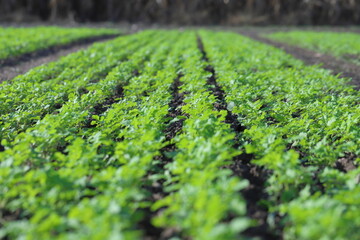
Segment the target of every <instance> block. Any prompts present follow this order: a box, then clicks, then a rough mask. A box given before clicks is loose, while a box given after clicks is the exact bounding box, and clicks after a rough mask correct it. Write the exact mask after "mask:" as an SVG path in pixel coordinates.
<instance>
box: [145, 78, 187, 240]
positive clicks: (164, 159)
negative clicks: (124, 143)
mask: <svg viewBox="0 0 360 240" xmlns="http://www.w3.org/2000/svg"><path fill="white" fill-rule="evenodd" d="M181 77H182V74H179V76H178V77H177V78H176V79H175V81H174V82H173V84H172V86H171V92H172V100H171V102H170V103H169V113H168V114H167V115H166V117H165V118H166V119H168V121H167V122H166V124H167V127H166V129H165V130H164V131H163V132H164V135H165V138H166V141H167V142H168V143H169V144H168V145H167V146H165V147H163V148H162V149H161V150H160V153H161V155H160V156H157V157H155V159H154V162H155V166H154V169H153V170H152V171H151V172H149V173H148V175H157V174H163V173H164V172H165V166H166V164H168V163H170V162H171V161H172V159H171V157H169V156H168V154H169V153H173V152H176V150H177V149H176V146H175V144H173V143H171V140H172V139H173V138H174V137H175V136H176V135H177V134H179V132H180V131H181V129H182V126H183V122H184V119H179V120H177V121H173V122H172V120H174V119H176V118H177V117H180V116H183V113H182V111H181V109H180V107H181V106H183V105H184V102H183V100H184V93H180V92H179V88H180V86H181V81H180V79H181ZM144 188H145V189H146V190H147V191H149V192H150V194H151V196H150V197H149V199H148V201H149V202H156V201H158V200H160V199H162V198H164V197H165V196H167V195H168V193H167V192H165V191H164V179H160V180H158V181H155V182H152V183H151V186H144ZM161 211H162V209H159V210H157V211H152V210H151V209H150V208H145V209H144V212H145V213H144V214H145V217H144V218H143V220H142V221H141V222H140V224H139V227H140V228H141V229H142V230H144V232H145V237H144V239H145V240H166V239H170V238H173V237H176V238H178V239H186V238H184V237H182V236H181V232H180V231H179V230H178V229H176V228H158V227H155V226H154V225H153V224H152V223H151V220H152V219H153V218H154V217H155V216H157V215H159V214H161Z"/></svg>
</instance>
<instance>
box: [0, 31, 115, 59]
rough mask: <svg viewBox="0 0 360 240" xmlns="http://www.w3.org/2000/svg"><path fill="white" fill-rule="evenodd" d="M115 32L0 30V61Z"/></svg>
mask: <svg viewBox="0 0 360 240" xmlns="http://www.w3.org/2000/svg"><path fill="white" fill-rule="evenodd" d="M118 33H119V32H118V31H117V30H111V29H91V28H60V27H33V28H1V27H0V60H1V59H5V58H9V57H15V56H19V55H21V54H25V53H30V52H33V51H36V50H40V49H45V48H48V47H52V46H55V45H64V44H68V43H71V42H74V41H76V40H80V39H84V38H89V37H95V36H103V35H109V34H118Z"/></svg>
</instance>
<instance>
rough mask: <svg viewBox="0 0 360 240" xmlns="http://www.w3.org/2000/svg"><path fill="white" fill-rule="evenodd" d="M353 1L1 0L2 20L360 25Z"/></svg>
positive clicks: (359, 6) (0, 11) (356, 2)
mask: <svg viewBox="0 0 360 240" xmlns="http://www.w3.org/2000/svg"><path fill="white" fill-rule="evenodd" d="M359 12H360V3H359V1H355V0H311V1H307V0H131V1H121V0H0V21H1V22H18V23H19V22H38V21H51V22H59V21H62V22H104V21H110V22H122V23H142V24H161V25H168V24H174V25H236V26H238V25H269V24H276V25H349V24H350V25H356V24H359V23H360V14H359Z"/></svg>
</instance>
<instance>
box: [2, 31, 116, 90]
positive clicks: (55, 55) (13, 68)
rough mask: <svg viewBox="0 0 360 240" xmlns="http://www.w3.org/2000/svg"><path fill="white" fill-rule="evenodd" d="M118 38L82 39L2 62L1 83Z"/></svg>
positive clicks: (108, 36) (110, 36)
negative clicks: (99, 43)
mask: <svg viewBox="0 0 360 240" xmlns="http://www.w3.org/2000/svg"><path fill="white" fill-rule="evenodd" d="M117 36H119V35H107V36H98V37H92V38H86V39H81V40H78V41H75V42H72V43H69V44H66V45H61V46H53V47H50V48H47V49H43V50H39V51H35V52H32V53H26V54H24V55H21V56H18V57H14V58H8V59H4V60H0V83H1V82H3V81H8V80H11V79H13V78H14V77H16V76H18V75H21V74H24V73H26V72H28V71H29V70H30V69H32V68H34V67H37V66H40V65H42V64H46V63H48V62H52V61H56V60H58V59H59V58H60V57H63V56H66V55H68V54H70V53H73V52H77V51H79V50H81V49H85V48H88V47H89V46H91V45H92V44H93V43H95V42H101V41H106V40H109V39H112V38H115V37H117Z"/></svg>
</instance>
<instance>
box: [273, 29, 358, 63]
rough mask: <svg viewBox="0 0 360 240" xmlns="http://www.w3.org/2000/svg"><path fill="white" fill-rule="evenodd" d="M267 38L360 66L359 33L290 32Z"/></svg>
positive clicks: (275, 34)
mask: <svg viewBox="0 0 360 240" xmlns="http://www.w3.org/2000/svg"><path fill="white" fill-rule="evenodd" d="M267 37H269V38H271V39H274V40H277V41H281V42H285V43H289V44H294V45H299V46H301V47H304V48H308V49H311V50H314V51H318V52H322V53H326V54H330V55H333V56H335V57H339V58H341V59H344V60H347V61H351V62H353V63H355V64H360V35H359V34H357V33H349V32H342V33H336V32H314V31H290V32H277V33H272V34H269V35H267Z"/></svg>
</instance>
